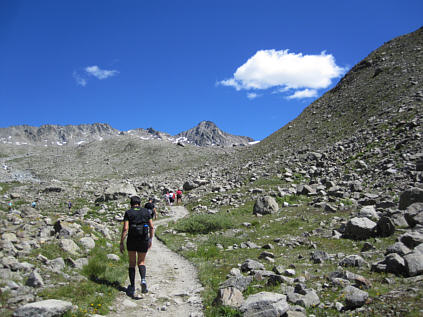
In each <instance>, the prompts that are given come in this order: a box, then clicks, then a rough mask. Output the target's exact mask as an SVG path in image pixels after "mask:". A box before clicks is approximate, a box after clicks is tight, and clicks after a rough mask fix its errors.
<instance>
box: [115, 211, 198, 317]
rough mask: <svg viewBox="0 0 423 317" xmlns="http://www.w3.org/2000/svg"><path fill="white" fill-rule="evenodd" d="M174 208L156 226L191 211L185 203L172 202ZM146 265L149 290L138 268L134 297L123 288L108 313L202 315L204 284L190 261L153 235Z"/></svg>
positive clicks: (121, 314)
mask: <svg viewBox="0 0 423 317" xmlns="http://www.w3.org/2000/svg"><path fill="white" fill-rule="evenodd" d="M171 211H172V216H171V217H170V218H167V219H162V220H157V221H154V226H155V227H157V226H160V225H163V224H165V223H167V222H168V221H171V220H176V219H179V218H182V217H184V216H185V215H187V214H188V211H187V210H186V209H185V207H182V206H173V207H171ZM146 267H147V276H146V277H147V284H148V290H149V292H148V293H147V294H142V293H141V287H140V277H139V274H138V270H137V272H136V276H135V285H136V288H137V289H136V296H135V298H134V299H132V298H130V297H128V296H127V295H126V294H125V293H124V292H121V293H120V294H119V295H118V296H117V298H116V300H115V303H114V304H113V306H112V307H111V312H110V313H109V314H108V315H107V316H109V317H117V316H119V317H122V316H125V317H126V316H128V317H132V316H169V317H200V316H203V313H202V301H201V297H200V292H201V291H202V287H201V284H200V282H199V281H198V278H197V271H196V269H195V267H194V266H193V265H192V264H191V263H190V262H189V261H187V260H186V259H185V258H183V257H182V256H180V255H178V254H176V253H175V252H172V251H171V250H169V249H168V248H167V247H166V246H165V245H164V244H163V243H162V242H160V241H159V240H157V239H156V238H154V240H153V246H152V247H151V249H150V250H149V251H148V253H147V258H146Z"/></svg>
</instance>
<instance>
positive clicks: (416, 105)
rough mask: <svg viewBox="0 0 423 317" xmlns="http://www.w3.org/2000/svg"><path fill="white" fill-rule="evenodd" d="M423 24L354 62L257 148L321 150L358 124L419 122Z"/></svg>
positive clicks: (361, 126)
mask: <svg viewBox="0 0 423 317" xmlns="http://www.w3.org/2000/svg"><path fill="white" fill-rule="evenodd" d="M422 101H423V28H420V29H418V30H417V31H415V32H413V33H410V34H406V35H403V36H400V37H398V38H395V39H393V40H391V41H389V42H387V43H385V44H384V45H383V46H381V47H380V48H378V49H376V50H375V51H373V52H372V53H371V54H369V56H367V57H366V58H365V59H364V60H363V61H361V62H360V63H358V64H357V65H355V66H354V67H353V68H352V69H351V70H350V71H349V72H348V73H347V74H346V75H345V76H344V78H342V79H341V81H340V82H339V83H338V84H337V85H336V87H334V88H333V89H332V90H330V91H329V92H327V93H326V94H324V95H323V96H322V97H321V98H319V99H318V100H316V101H315V102H313V103H312V104H311V105H309V106H308V107H307V108H306V109H305V110H304V111H303V112H302V113H301V114H300V115H299V116H298V117H297V118H296V119H295V120H293V121H292V122H290V123H289V124H287V125H286V126H284V127H282V128H281V129H279V130H278V131H276V132H275V133H273V134H272V135H270V136H269V137H267V138H266V139H264V140H263V141H262V142H260V144H258V145H257V146H255V149H254V151H257V152H260V153H263V152H264V153H268V152H273V151H275V150H276V151H296V150H298V149H301V148H304V149H318V148H320V147H322V146H324V145H329V144H334V143H335V142H337V141H340V140H342V139H344V138H348V137H352V136H354V135H355V134H356V133H357V131H359V130H360V129H368V128H371V129H375V130H379V129H386V126H387V125H395V124H398V123H400V122H401V121H402V120H403V121H405V122H413V125H421V122H420V118H421V112H422Z"/></svg>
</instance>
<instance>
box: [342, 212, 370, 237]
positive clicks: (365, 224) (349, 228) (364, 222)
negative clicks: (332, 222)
mask: <svg viewBox="0 0 423 317" xmlns="http://www.w3.org/2000/svg"><path fill="white" fill-rule="evenodd" d="M376 227H377V224H376V223H375V222H374V221H371V220H370V219H368V218H358V217H355V218H352V219H350V220H349V221H348V222H347V225H346V226H345V232H344V237H345V238H350V239H353V240H366V239H368V238H370V237H373V236H374V235H375V233H376Z"/></svg>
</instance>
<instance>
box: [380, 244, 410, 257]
mask: <svg viewBox="0 0 423 317" xmlns="http://www.w3.org/2000/svg"><path fill="white" fill-rule="evenodd" d="M410 252H411V249H409V248H408V247H407V246H406V245H404V243H402V242H395V243H394V244H393V245H391V246H389V247H387V248H386V252H385V254H389V253H397V254H399V255H401V256H403V255H405V254H407V253H410Z"/></svg>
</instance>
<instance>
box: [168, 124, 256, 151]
mask: <svg viewBox="0 0 423 317" xmlns="http://www.w3.org/2000/svg"><path fill="white" fill-rule="evenodd" d="M176 137H179V138H182V139H183V140H186V141H187V142H188V143H192V144H196V145H199V146H211V145H218V146H233V145H247V144H248V143H249V142H252V141H254V140H253V139H251V138H249V137H245V136H237V135H232V134H229V133H226V132H223V131H222V130H220V129H219V128H218V127H217V126H216V124H214V123H213V122H211V121H202V122H200V123H199V124H198V125H197V126H196V127H194V128H192V129H189V130H187V131H184V132H181V133H179V134H177V135H176Z"/></svg>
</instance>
